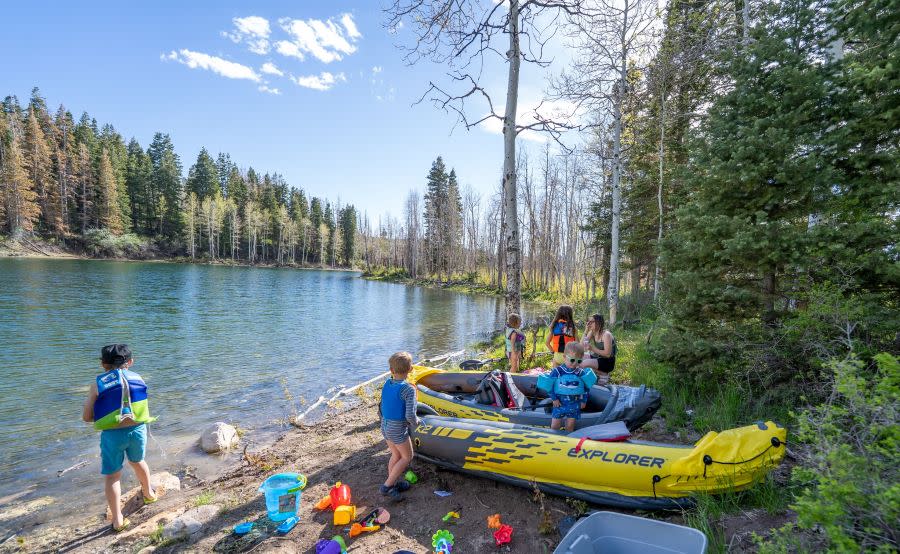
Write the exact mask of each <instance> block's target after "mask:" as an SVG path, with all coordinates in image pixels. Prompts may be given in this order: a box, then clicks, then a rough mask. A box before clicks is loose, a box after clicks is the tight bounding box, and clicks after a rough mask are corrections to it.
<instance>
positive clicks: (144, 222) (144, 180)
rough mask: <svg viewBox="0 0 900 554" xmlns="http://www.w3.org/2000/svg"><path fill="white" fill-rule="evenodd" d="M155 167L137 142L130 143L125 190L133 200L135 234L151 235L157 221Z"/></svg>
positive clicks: (132, 219)
mask: <svg viewBox="0 0 900 554" xmlns="http://www.w3.org/2000/svg"><path fill="white" fill-rule="evenodd" d="M152 179H153V165H152V163H151V162H150V156H149V155H147V153H146V152H144V149H143V148H141V145H140V143H138V141H137V140H135V139H133V138H132V139H131V140H130V141H129V142H128V154H127V159H126V164H125V189H126V190H127V191H128V197H129V199H130V200H131V222H132V226H133V228H134V230H135V232H137V233H139V234H142V235H150V234H151V233H152V230H153V221H154V220H155V217H154V211H155V207H156V204H157V202H156V199H155V198H154V195H153V189H152V184H151V182H152Z"/></svg>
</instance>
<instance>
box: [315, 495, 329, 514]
mask: <svg viewBox="0 0 900 554" xmlns="http://www.w3.org/2000/svg"><path fill="white" fill-rule="evenodd" d="M315 507H316V509H317V510H327V509H328V508H331V495H330V494H326V495H325V496H323V497H322V499H321V500H319V501H318V502H316V506H315Z"/></svg>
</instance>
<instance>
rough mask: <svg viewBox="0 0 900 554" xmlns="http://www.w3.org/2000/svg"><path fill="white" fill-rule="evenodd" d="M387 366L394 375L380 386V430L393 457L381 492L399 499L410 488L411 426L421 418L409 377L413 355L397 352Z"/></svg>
mask: <svg viewBox="0 0 900 554" xmlns="http://www.w3.org/2000/svg"><path fill="white" fill-rule="evenodd" d="M388 366H389V367H390V370H391V376H390V378H388V380H387V381H385V382H384V386H383V387H382V388H381V434H382V435H383V436H384V440H385V441H386V442H387V446H388V450H389V451H390V453H391V457H390V459H389V460H388V476H387V480H385V482H384V484H383V485H381V494H383V495H385V496H387V497H389V498H391V499H392V500H395V501H396V500H400V499H401V498H402V496H401V493H402V492H404V491H406V490H407V489H409V483H407V482H406V481H405V480H404V479H403V477H402V476H403V473H404V472H405V471H406V468H407V467H409V464H410V462H412V458H413V445H412V440H410V438H409V426H410V425H413V426H415V425H418V424H419V418H418V417H417V416H416V389H415V388H414V387H413V386H412V385H411V384H410V383H408V382H407V381H406V378H407V376H409V372H410V371H411V370H412V355H411V354H410V353H409V352H396V353H395V354H394V355H392V356H391V357H390V359H389V360H388Z"/></svg>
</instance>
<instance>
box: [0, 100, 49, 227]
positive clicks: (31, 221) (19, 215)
mask: <svg viewBox="0 0 900 554" xmlns="http://www.w3.org/2000/svg"><path fill="white" fill-rule="evenodd" d="M10 115H11V114H9V113H8V114H7V117H8V120H9V119H12V117H9V116H10ZM4 134H5V135H6V136H4V137H2V138H0V150H2V154H0V161H2V167H0V170H2V171H0V178H2V181H3V186H4V192H5V199H4V200H5V207H4V211H5V212H6V228H7V229H8V230H9V232H10V233H13V234H15V233H18V232H24V233H28V234H32V233H34V226H35V223H36V222H37V220H38V216H39V215H40V208H39V206H38V204H37V194H36V193H35V192H34V183H33V182H32V181H31V178H30V177H29V175H28V170H27V168H26V165H25V163H26V162H25V156H23V155H22V148H21V140H20V138H19V137H18V136H17V135H16V133H15V132H14V131H13V130H7V131H6V132H5V133H4Z"/></svg>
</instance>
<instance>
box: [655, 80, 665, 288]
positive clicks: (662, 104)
mask: <svg viewBox="0 0 900 554" xmlns="http://www.w3.org/2000/svg"><path fill="white" fill-rule="evenodd" d="M665 140H666V95H665V85H663V94H662V95H660V99H659V187H658V188H657V189H656V205H657V208H658V210H659V228H658V229H657V232H656V267H655V269H654V273H653V301H654V302H657V301H659V252H660V244H662V238H663V199H662V198H663V155H664V154H665V146H664V145H665Z"/></svg>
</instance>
